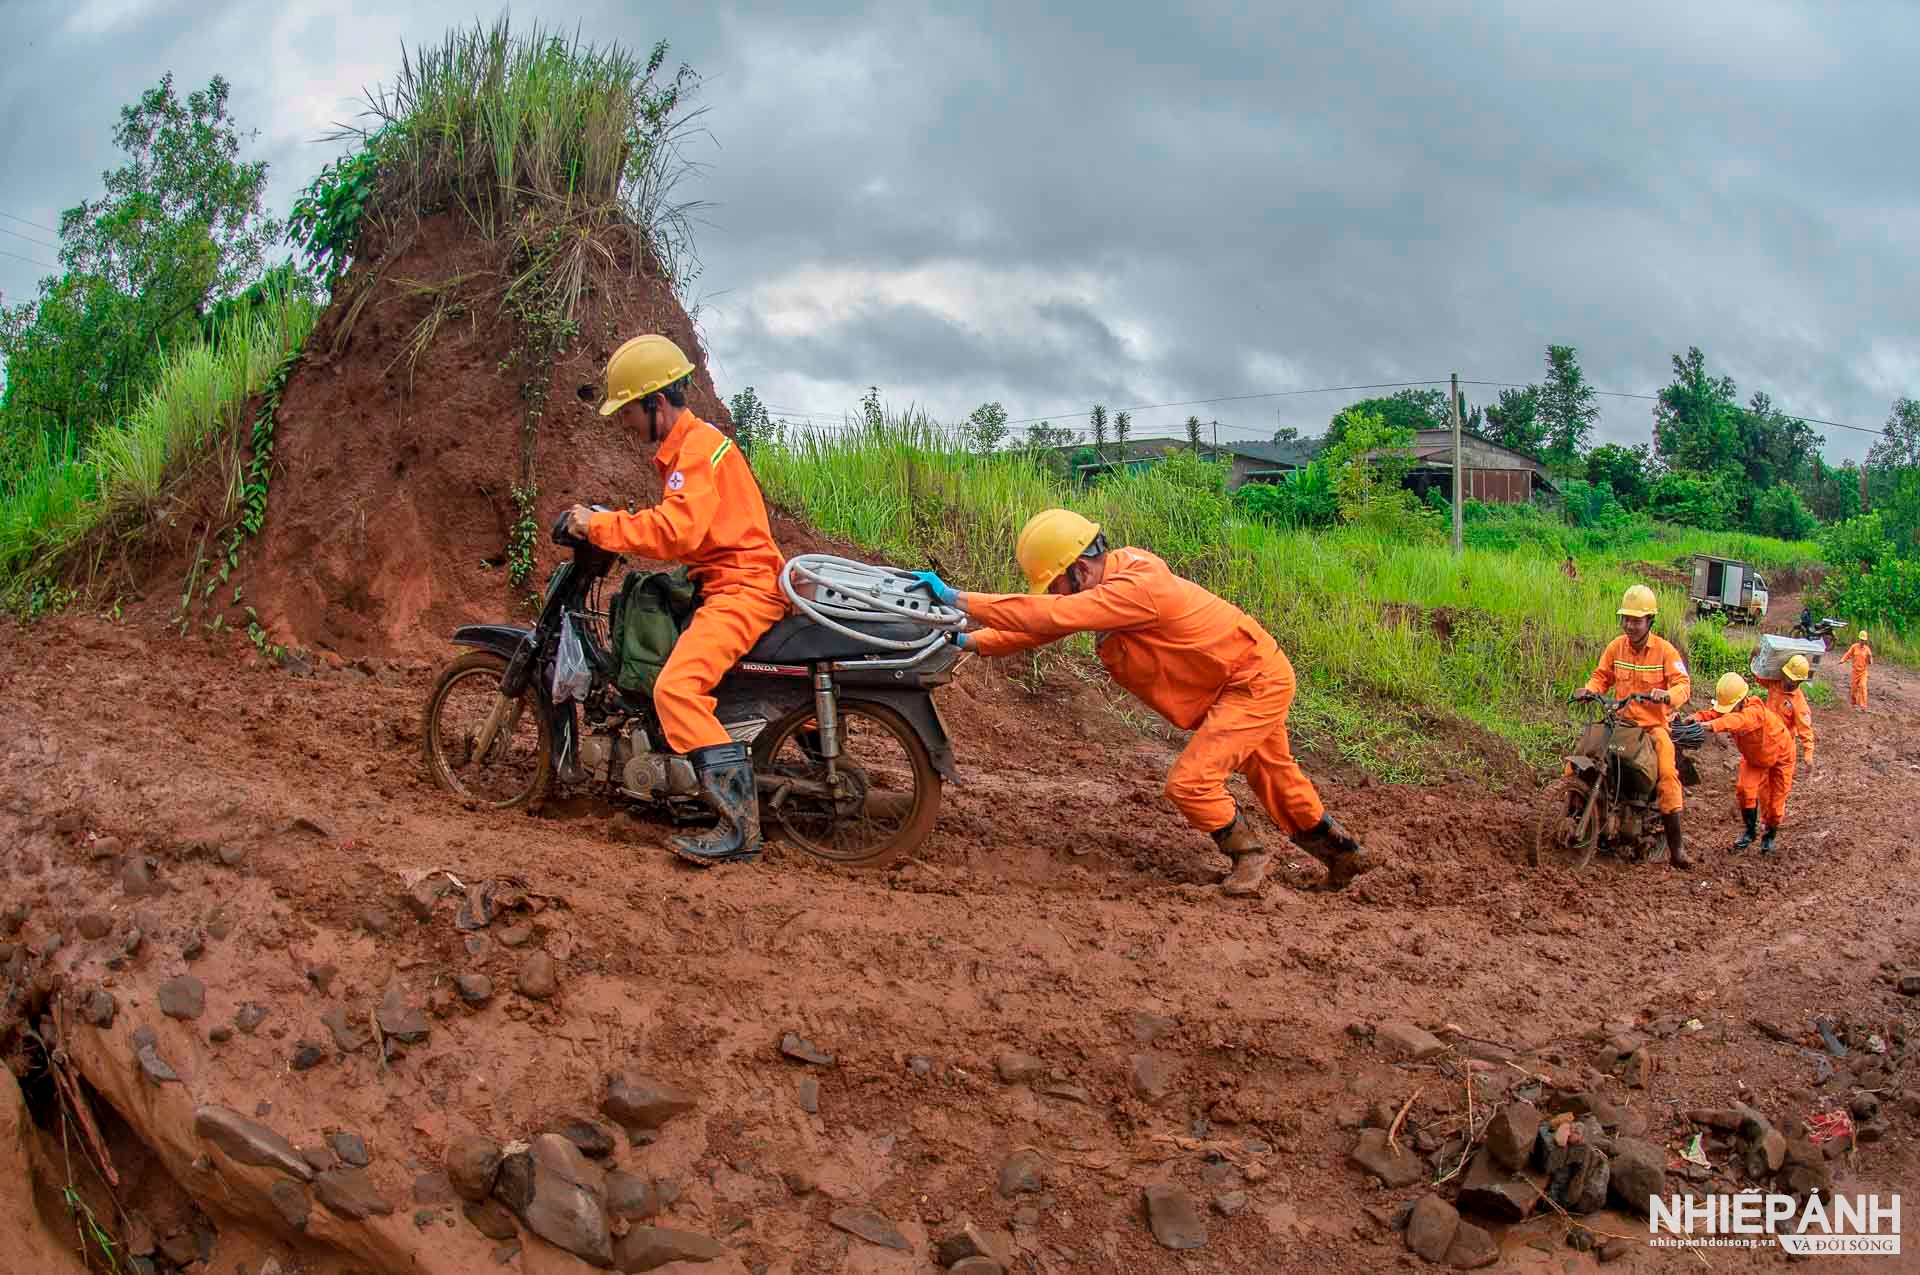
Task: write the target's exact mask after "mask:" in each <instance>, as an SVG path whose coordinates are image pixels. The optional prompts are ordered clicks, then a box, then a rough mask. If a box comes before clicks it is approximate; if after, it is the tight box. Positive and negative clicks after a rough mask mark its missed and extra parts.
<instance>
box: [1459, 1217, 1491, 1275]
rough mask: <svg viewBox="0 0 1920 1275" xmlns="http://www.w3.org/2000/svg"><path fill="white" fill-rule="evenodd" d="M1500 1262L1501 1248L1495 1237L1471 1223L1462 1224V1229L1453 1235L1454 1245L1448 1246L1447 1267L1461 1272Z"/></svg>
mask: <svg viewBox="0 0 1920 1275" xmlns="http://www.w3.org/2000/svg"><path fill="white" fill-rule="evenodd" d="M1499 1260H1500V1246H1499V1245H1498V1244H1496V1243H1495V1242H1494V1239H1493V1236H1492V1235H1489V1234H1488V1233H1487V1232H1486V1231H1485V1230H1484V1229H1483V1228H1481V1227H1478V1226H1475V1225H1474V1224H1473V1223H1471V1222H1462V1223H1460V1229H1458V1230H1456V1231H1455V1232H1454V1233H1453V1243H1452V1244H1450V1245H1448V1246H1447V1265H1449V1266H1452V1267H1455V1268H1457V1269H1459V1270H1463V1271H1471V1270H1477V1269H1479V1268H1480V1267H1482V1266H1492V1265H1493V1264H1494V1263H1495V1262H1497V1261H1499Z"/></svg>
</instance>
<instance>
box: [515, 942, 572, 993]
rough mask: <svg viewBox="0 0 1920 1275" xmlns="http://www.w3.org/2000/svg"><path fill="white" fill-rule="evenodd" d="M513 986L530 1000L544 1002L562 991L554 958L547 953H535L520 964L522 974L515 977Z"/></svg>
mask: <svg viewBox="0 0 1920 1275" xmlns="http://www.w3.org/2000/svg"><path fill="white" fill-rule="evenodd" d="M513 986H514V989H515V990H516V991H518V992H519V993H520V994H521V995H522V996H525V997H527V998H528V999H529V1000H536V1001H543V1000H547V999H549V998H550V997H552V995H553V994H554V993H555V992H557V991H559V990H560V975H559V972H558V971H557V970H556V969H555V968H554V964H553V958H552V957H551V956H548V955H547V954H546V953H545V952H535V953H534V954H533V955H531V956H529V957H528V958H527V959H526V960H524V961H522V962H521V963H520V972H519V973H518V974H516V975H515V976H514V980H513Z"/></svg>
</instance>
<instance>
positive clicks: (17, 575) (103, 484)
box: [0, 298, 317, 609]
mask: <svg viewBox="0 0 1920 1275" xmlns="http://www.w3.org/2000/svg"><path fill="white" fill-rule="evenodd" d="M316 313H317V312H316V310H315V308H314V306H313V305H312V303H310V302H308V301H306V300H304V299H299V298H293V299H287V300H283V301H282V302H281V303H280V304H277V305H273V306H270V307H267V308H265V309H263V310H261V311H260V312H258V313H256V314H255V315H253V316H251V317H247V318H241V319H236V320H233V321H232V322H230V323H229V324H228V325H227V327H225V328H224V329H223V330H221V331H220V332H219V333H218V334H217V335H216V339H214V340H213V341H210V342H202V343H199V344H196V345H191V346H186V347H183V348H181V349H180V350H178V351H177V352H176V353H175V354H174V355H173V356H172V357H171V358H170V359H169V360H168V362H167V364H166V366H165V368H164V369H163V370H162V372H161V374H160V377H159V379H158V380H157V381H156V382H155V384H154V386H153V388H152V389H151V390H150V391H148V393H147V396H146V398H145V399H143V400H142V401H141V402H140V403H139V404H137V405H136V406H135V407H134V408H133V410H132V411H131V412H129V413H128V415H127V416H126V417H125V418H123V419H121V420H119V421H114V422H111V423H109V424H105V425H103V426H101V427H100V428H99V429H97V430H96V431H95V432H94V435H93V439H92V441H91V442H90V443H89V444H88V446H87V447H86V448H84V449H78V448H75V447H74V446H73V443H72V441H71V439H70V438H69V439H61V440H53V439H48V440H45V441H43V442H42V444H41V446H40V447H39V449H38V451H37V453H36V454H35V455H33V456H32V457H30V458H29V460H28V462H27V463H26V464H25V465H24V466H23V467H22V468H21V469H20V470H19V471H18V472H17V473H16V474H15V476H14V477H13V478H12V479H10V480H9V481H8V482H7V483H6V485H5V486H4V487H0V598H5V599H6V600H7V601H8V602H9V603H10V604H11V605H13V607H14V608H15V609H19V607H20V606H21V605H23V603H25V602H26V600H27V599H28V598H30V597H33V596H40V597H44V596H46V592H45V590H46V582H47V580H48V578H49V577H50V576H51V575H52V574H53V573H54V572H55V570H56V569H57V567H58V564H59V562H60V560H61V558H62V557H63V555H65V554H66V553H67V552H68V551H70V550H71V549H73V548H74V547H75V546H76V545H79V544H80V543H81V542H82V541H84V540H85V539H86V538H87V537H88V536H89V535H91V534H92V533H93V532H95V531H96V529H98V528H100V527H102V526H103V525H105V524H106V523H107V522H108V521H109V520H110V519H114V518H117V517H120V516H123V515H135V516H138V515H141V514H143V513H144V512H146V511H148V510H151V509H152V508H153V507H154V506H155V505H156V504H157V503H158V502H159V500H160V498H161V496H162V493H163V491H164V490H165V487H166V484H167V482H168V480H169V478H170V477H171V476H172V475H173V474H174V473H176V472H177V471H178V469H179V467H180V466H181V465H182V464H184V463H185V462H187V461H188V460H190V459H191V458H193V457H194V456H196V455H198V454H200V453H202V452H204V451H205V450H206V449H207V448H208V447H209V446H211V444H212V443H213V442H214V441H215V440H216V439H220V438H224V437H228V436H229V435H230V434H231V433H232V432H233V431H235V430H236V428H237V427H238V426H239V425H240V424H241V421H242V417H243V413H244V410H245V407H246V403H247V400H248V399H249V398H250V397H251V396H252V395H253V394H255V393H257V392H258V391H259V390H260V388H261V386H262V385H264V384H265V383H266V380H267V378H268V377H269V376H271V375H272V374H273V370H274V369H275V368H276V367H278V366H279V365H280V362H281V360H282V359H284V358H285V357H286V355H287V354H288V353H289V352H290V351H292V350H294V349H297V348H299V346H300V345H301V344H302V343H303V342H304V341H305V340H306V337H307V334H308V332H309V331H311V330H312V328H313V323H314V319H315V317H316ZM238 476H239V471H238V469H237V468H236V469H235V470H234V472H233V474H232V475H231V477H233V478H234V479H235V480H236V482H237V479H238ZM237 494H238V488H237V486H236V487H235V488H234V490H233V491H231V492H230V493H229V497H230V502H229V503H231V498H232V497H233V496H236V495H237Z"/></svg>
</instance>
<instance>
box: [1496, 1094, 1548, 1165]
mask: <svg viewBox="0 0 1920 1275" xmlns="http://www.w3.org/2000/svg"><path fill="white" fill-rule="evenodd" d="M1539 1133H1540V1112H1539V1110H1538V1109H1536V1108H1535V1107H1534V1105H1533V1104H1532V1103H1530V1102H1510V1103H1508V1104H1507V1105H1506V1106H1504V1107H1502V1108H1500V1110H1499V1111H1497V1112H1495V1113H1494V1116H1493V1119H1492V1120H1491V1121H1490V1122H1488V1124H1487V1150H1488V1151H1490V1152H1492V1153H1493V1158H1494V1159H1495V1160H1496V1161H1498V1162H1499V1164H1500V1167H1501V1168H1503V1169H1509V1170H1511V1169H1519V1168H1522V1167H1524V1166H1525V1165H1526V1163H1527V1156H1528V1155H1529V1154H1531V1153H1532V1151H1533V1140H1534V1138H1535V1137H1537V1136H1538V1135H1539Z"/></svg>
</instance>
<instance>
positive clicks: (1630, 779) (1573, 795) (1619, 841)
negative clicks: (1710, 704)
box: [1527, 695, 1706, 869]
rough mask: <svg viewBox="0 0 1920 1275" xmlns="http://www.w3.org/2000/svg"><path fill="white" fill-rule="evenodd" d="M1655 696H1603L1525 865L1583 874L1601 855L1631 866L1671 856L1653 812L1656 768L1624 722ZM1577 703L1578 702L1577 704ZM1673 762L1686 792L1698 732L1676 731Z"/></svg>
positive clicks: (1647, 743)
mask: <svg viewBox="0 0 1920 1275" xmlns="http://www.w3.org/2000/svg"><path fill="white" fill-rule="evenodd" d="M1643 700H1644V701H1647V702H1649V703H1651V702H1653V697H1652V696H1650V695H1628V696H1624V697H1623V698H1620V699H1613V698H1610V697H1608V696H1605V695H1602V696H1598V697H1596V698H1595V699H1594V700H1593V701H1592V702H1594V703H1596V704H1598V705H1599V706H1600V717H1599V720H1597V721H1593V722H1589V723H1587V725H1586V728H1585V729H1584V730H1582V731H1581V733H1580V739H1579V742H1578V743H1577V744H1575V745H1574V749H1573V751H1572V752H1571V753H1569V754H1567V755H1566V758H1565V761H1566V769H1565V771H1564V773H1563V774H1562V776H1561V778H1560V779H1559V781H1558V782H1556V783H1554V784H1553V785H1551V786H1550V787H1549V788H1548V789H1547V791H1546V793H1545V795H1544V796H1543V797H1542V799H1541V802H1540V808H1539V813H1538V815H1537V816H1536V817H1535V820H1534V827H1533V841H1532V843H1531V844H1530V845H1529V846H1528V847H1527V864H1528V866H1530V867H1535V868H1537V867H1539V866H1540V865H1541V864H1542V862H1548V863H1556V864H1559V865H1561V866H1564V867H1569V868H1576V869H1578V868H1584V867H1586V866H1587V864H1589V863H1591V862H1592V861H1593V856H1594V854H1595V853H1596V852H1598V853H1603V854H1614V855H1618V856H1619V857H1621V858H1622V859H1625V860H1627V861H1629V862H1654V861H1657V860H1659V859H1662V858H1664V857H1665V856H1666V853H1667V843H1666V835H1665V834H1666V830H1665V827H1664V825H1663V823H1662V821H1661V818H1660V812H1659V811H1658V810H1657V809H1656V808H1655V805H1654V797H1655V788H1656V785H1657V783H1658V781H1659V762H1658V759H1657V758H1656V757H1655V755H1654V751H1653V741H1652V739H1650V738H1649V737H1648V733H1647V731H1646V730H1645V729H1644V728H1642V727H1639V726H1635V725H1633V724H1632V723H1631V722H1628V721H1626V720H1625V719H1624V716H1623V715H1624V713H1625V711H1626V709H1627V707H1628V706H1629V705H1632V704H1635V703H1639V702H1640V701H1643ZM1570 702H1579V701H1578V700H1577V698H1576V700H1574V701H1570ZM1670 733H1671V734H1672V736H1673V742H1674V753H1675V757H1674V763H1675V768H1676V769H1677V770H1678V771H1679V775H1680V783H1681V785H1682V786H1683V787H1692V786H1693V785H1694V784H1697V783H1699V782H1700V772H1699V770H1698V769H1697V768H1696V767H1695V766H1694V763H1693V757H1692V751H1693V750H1694V749H1695V748H1697V747H1699V746H1700V744H1701V743H1702V742H1703V741H1704V738H1705V733H1706V732H1705V728H1704V727H1700V726H1697V725H1696V726H1693V727H1675V728H1673V729H1672V731H1671V732H1670Z"/></svg>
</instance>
